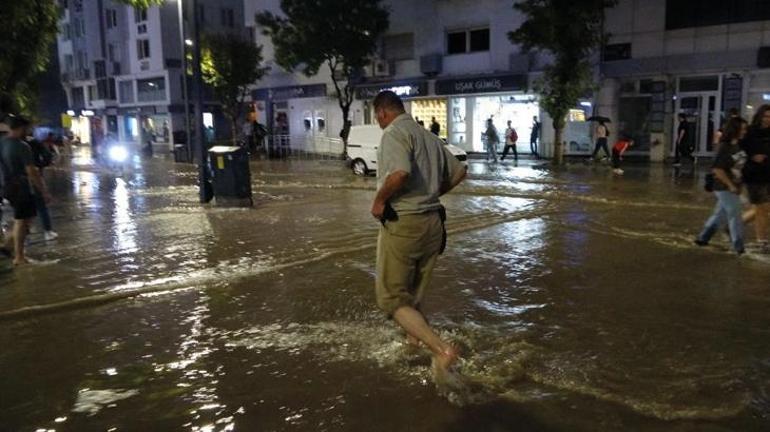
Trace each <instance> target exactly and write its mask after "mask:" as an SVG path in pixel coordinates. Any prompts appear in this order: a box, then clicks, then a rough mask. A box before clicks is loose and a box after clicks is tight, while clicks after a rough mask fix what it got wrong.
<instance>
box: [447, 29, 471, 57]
mask: <svg viewBox="0 0 770 432" xmlns="http://www.w3.org/2000/svg"><path fill="white" fill-rule="evenodd" d="M465 48H466V43H465V32H464V31H463V32H455V33H449V34H448V35H447V50H446V51H447V54H462V53H464V52H465Z"/></svg>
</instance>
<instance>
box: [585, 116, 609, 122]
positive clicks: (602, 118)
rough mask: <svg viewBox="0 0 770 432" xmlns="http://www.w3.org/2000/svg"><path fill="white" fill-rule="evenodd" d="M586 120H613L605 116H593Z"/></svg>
mask: <svg viewBox="0 0 770 432" xmlns="http://www.w3.org/2000/svg"><path fill="white" fill-rule="evenodd" d="M586 121H595V122H599V123H612V120H610V119H609V118H607V117H603V116H591V117H588V118H587V119H586Z"/></svg>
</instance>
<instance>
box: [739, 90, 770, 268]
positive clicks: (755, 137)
mask: <svg viewBox="0 0 770 432" xmlns="http://www.w3.org/2000/svg"><path fill="white" fill-rule="evenodd" d="M743 149H744V151H745V152H746V156H747V161H746V165H745V166H744V167H743V178H744V181H745V182H746V190H747V191H748V193H749V202H751V204H753V205H754V208H755V209H756V215H755V220H754V229H755V232H756V236H757V242H759V249H760V252H762V253H770V245H768V238H767V230H768V226H767V225H768V218H769V217H770V159H769V158H770V105H762V106H761V107H759V110H757V113H756V114H755V115H754V119H753V121H752V122H751V127H750V128H749V131H748V133H747V134H746V138H745V139H744V140H743Z"/></svg>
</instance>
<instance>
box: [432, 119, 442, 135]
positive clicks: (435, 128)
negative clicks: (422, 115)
mask: <svg viewBox="0 0 770 432" xmlns="http://www.w3.org/2000/svg"><path fill="white" fill-rule="evenodd" d="M430 131H431V133H432V134H433V135H436V136H438V134H439V132H441V125H440V124H438V122H437V121H436V117H431V118H430Z"/></svg>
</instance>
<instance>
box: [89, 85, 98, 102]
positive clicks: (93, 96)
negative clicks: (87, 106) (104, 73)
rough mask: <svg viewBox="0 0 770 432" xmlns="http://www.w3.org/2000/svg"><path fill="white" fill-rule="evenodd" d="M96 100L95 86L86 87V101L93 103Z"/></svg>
mask: <svg viewBox="0 0 770 432" xmlns="http://www.w3.org/2000/svg"><path fill="white" fill-rule="evenodd" d="M96 99H97V93H96V86H95V85H90V86H88V100H89V101H94V100H96Z"/></svg>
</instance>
